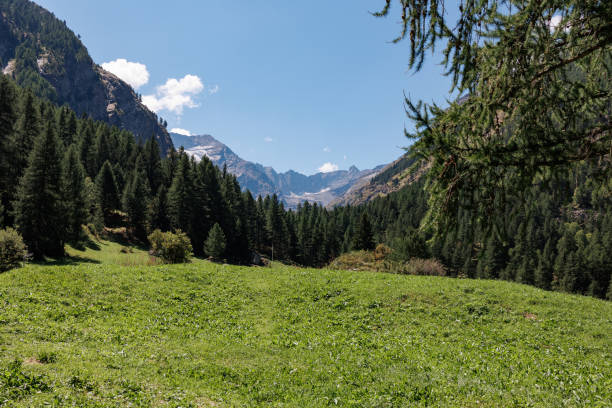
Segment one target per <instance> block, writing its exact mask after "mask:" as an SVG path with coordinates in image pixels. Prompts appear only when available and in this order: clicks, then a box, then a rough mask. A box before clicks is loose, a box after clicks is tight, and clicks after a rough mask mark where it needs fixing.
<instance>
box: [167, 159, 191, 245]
mask: <svg viewBox="0 0 612 408" xmlns="http://www.w3.org/2000/svg"><path fill="white" fill-rule="evenodd" d="M192 191H193V179H192V174H191V165H190V163H189V158H188V157H187V155H186V154H185V153H183V154H182V155H181V158H180V161H179V163H178V165H177V169H176V172H175V173H174V179H173V180H172V185H171V186H170V190H169V191H168V216H169V217H168V218H169V219H170V223H171V225H172V228H174V229H180V230H182V231H184V232H185V233H187V235H189V234H190V232H191V220H192V216H193V214H192V200H191V194H192Z"/></svg>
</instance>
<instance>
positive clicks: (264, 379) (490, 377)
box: [0, 250, 612, 407]
mask: <svg viewBox="0 0 612 408" xmlns="http://www.w3.org/2000/svg"><path fill="white" fill-rule="evenodd" d="M95 253H96V250H88V252H87V253H83V254H81V256H80V258H73V262H75V263H74V264H72V265H57V266H51V265H29V266H27V267H25V268H21V269H18V270H13V271H11V272H8V273H4V274H1V275H0V405H7V406H11V407H30V406H43V405H53V406H68V405H69V406H80V407H106V406H128V405H129V406H142V407H145V406H169V407H178V406H181V407H231V406H262V407H264V406H266V407H267V406H287V407H305V406H326V405H332V406H344V407H364V406H367V407H374V406H377V407H381V406H389V407H405V406H442V407H444V406H454V407H456V406H462V407H467V406H487V407H506V406H508V404H509V403H512V405H513V406H531V407H551V406H576V407H577V406H594V407H597V406H600V407H603V406H610V405H611V404H612V393H611V392H610V390H611V389H612V387H611V383H610V378H612V365H611V364H610V361H612V355H611V350H612V339H611V338H610V336H609V333H610V332H612V322H611V320H610V316H612V303H609V302H604V301H601V300H597V299H593V298H587V297H582V296H573V295H567V294H563V293H554V292H545V291H542V290H539V289H535V288H532V287H528V286H523V285H518V284H514V283H507V282H499V281H487V280H479V281H475V280H457V279H450V278H434V277H416V276H400V275H391V274H382V273H369V272H341V271H329V270H311V269H297V268H290V267H282V266H276V267H275V268H273V269H270V268H248V267H234V266H227V265H216V264H211V263H208V262H205V261H198V260H197V261H195V262H194V263H192V264H187V265H177V266H167V265H164V266H152V267H146V266H132V267H130V268H126V267H121V266H118V265H111V264H100V263H99V262H100V259H102V258H101V257H96V256H93V255H92V254H95Z"/></svg>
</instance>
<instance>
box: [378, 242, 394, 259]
mask: <svg viewBox="0 0 612 408" xmlns="http://www.w3.org/2000/svg"><path fill="white" fill-rule="evenodd" d="M391 252H392V251H391V248H389V247H388V246H386V245H385V244H378V245H377V246H376V249H375V250H374V259H376V260H377V261H382V260H384V259H386V258H387V257H388V256H389V255H391Z"/></svg>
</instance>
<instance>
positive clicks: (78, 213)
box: [63, 145, 89, 242]
mask: <svg viewBox="0 0 612 408" xmlns="http://www.w3.org/2000/svg"><path fill="white" fill-rule="evenodd" d="M63 172H64V173H63V178H64V180H63V182H64V201H65V206H66V207H65V209H66V219H67V222H68V230H67V238H68V240H69V241H72V242H76V241H77V240H79V238H80V236H81V231H82V229H81V228H82V227H81V226H82V225H83V224H86V223H87V220H88V218H89V212H88V208H87V197H86V195H85V194H86V190H85V169H84V168H83V165H82V164H81V160H80V158H79V152H78V150H77V147H76V146H75V145H72V146H70V148H69V149H68V151H67V152H66V154H65V155H64V164H63Z"/></svg>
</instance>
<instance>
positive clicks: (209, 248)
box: [204, 223, 226, 260]
mask: <svg viewBox="0 0 612 408" xmlns="http://www.w3.org/2000/svg"><path fill="white" fill-rule="evenodd" d="M225 242H226V241H225V234H224V233H223V230H222V229H221V227H220V226H219V224H218V223H215V225H213V227H212V228H211V229H210V232H209V233H208V238H207V239H206V242H205V243H204V250H205V252H206V254H207V255H208V256H211V257H212V258H213V259H217V260H220V259H223V255H224V254H225V246H226V244H225Z"/></svg>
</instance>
